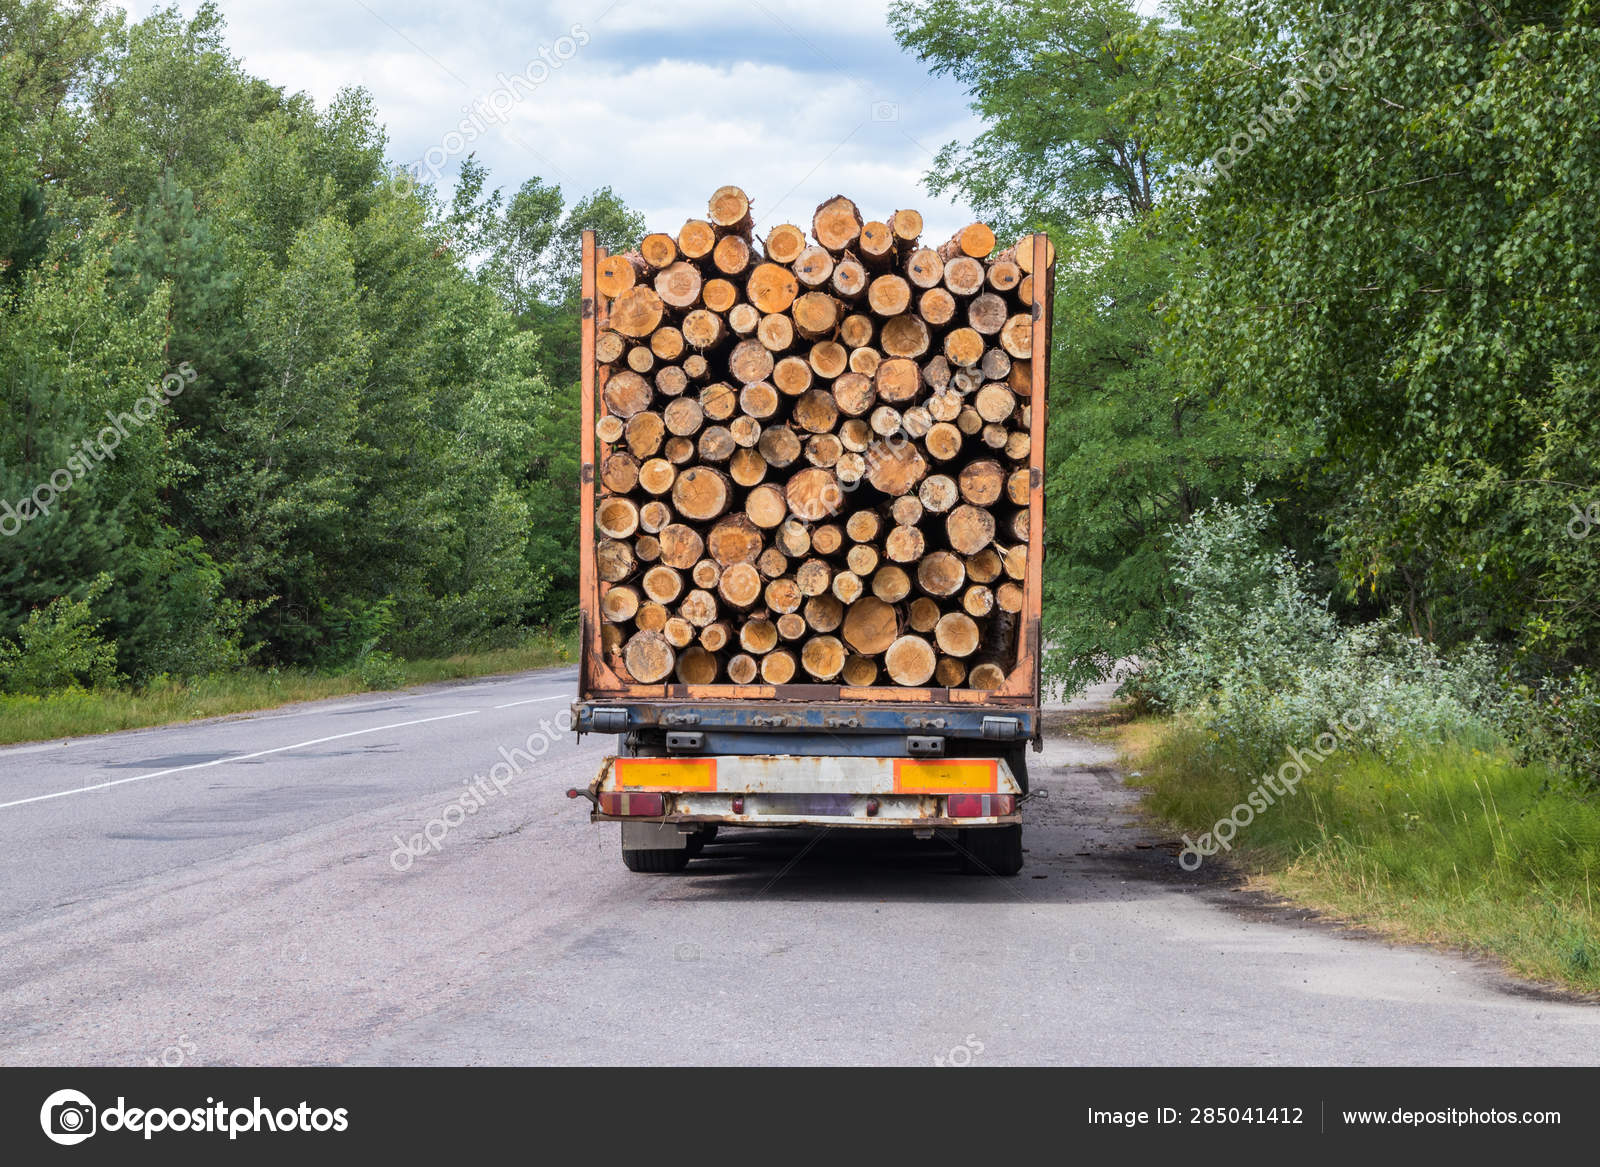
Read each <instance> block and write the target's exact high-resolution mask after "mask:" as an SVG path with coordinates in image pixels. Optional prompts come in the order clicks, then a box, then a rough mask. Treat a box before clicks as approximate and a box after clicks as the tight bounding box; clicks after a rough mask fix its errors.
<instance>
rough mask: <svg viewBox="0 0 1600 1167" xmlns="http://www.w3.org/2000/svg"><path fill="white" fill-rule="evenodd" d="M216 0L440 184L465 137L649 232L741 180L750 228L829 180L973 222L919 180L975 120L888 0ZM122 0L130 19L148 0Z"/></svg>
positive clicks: (236, 33)
mask: <svg viewBox="0 0 1600 1167" xmlns="http://www.w3.org/2000/svg"><path fill="white" fill-rule="evenodd" d="M197 4H198V0H180V3H179V7H180V8H181V9H182V10H183V11H184V12H185V13H192V12H193V11H194V9H195V7H196V6H197ZM220 6H221V8H222V11H223V12H224V13H225V14H226V16H227V19H228V40H229V44H230V45H231V46H232V48H233V51H234V52H235V53H236V54H237V55H238V56H240V57H241V58H243V60H244V62H245V65H246V67H247V68H249V69H250V71H251V72H253V73H255V74H257V75H258V76H262V77H265V78H266V79H268V80H270V81H271V82H273V83H274V84H277V85H282V86H285V87H287V88H289V89H290V90H303V91H305V92H307V93H309V94H311V95H312V96H313V97H314V98H315V99H316V100H317V101H318V102H319V103H325V102H327V101H328V100H329V99H330V98H331V97H332V96H333V95H334V94H335V93H336V92H337V91H338V90H339V88H340V87H341V86H345V85H362V86H365V87H366V88H367V89H368V90H369V91H370V92H371V93H372V95H373V97H374V99H375V100H376V102H377V108H378V112H379V116H380V118H381V119H382V120H383V121H384V123H385V124H386V125H387V126H388V130H389V153H390V157H391V159H392V160H394V161H395V162H397V163H418V162H431V163H433V164H435V165H438V163H439V162H440V159H441V158H444V157H445V155H449V157H448V158H445V161H444V163H443V165H442V166H440V167H439V169H441V170H442V172H443V177H442V182H443V183H445V184H446V185H448V184H449V183H450V182H451V181H452V180H453V178H454V175H455V172H456V168H457V167H458V166H459V164H460V156H461V153H465V151H466V150H475V151H476V152H477V154H478V156H479V157H480V158H481V159H482V160H483V161H484V162H485V163H486V164H487V165H488V166H489V168H490V171H491V181H492V182H493V183H495V184H496V185H500V186H503V187H505V188H507V189H508V190H513V189H515V188H516V187H517V186H519V185H520V184H521V183H522V182H523V181H524V180H526V179H528V178H531V177H533V176H535V175H537V176H539V177H541V178H543V179H545V180H546V181H554V182H557V183H559V184H560V186H561V188H562V190H563V192H564V193H565V194H566V195H567V196H568V198H569V199H571V198H576V197H577V196H578V195H580V194H582V193H586V192H588V191H590V190H593V189H595V188H596V187H599V186H603V185H606V184H610V185H611V187H612V188H613V189H614V190H616V191H617V193H618V194H619V195H621V196H622V198H623V199H624V200H625V201H627V202H628V204H629V205H631V206H633V207H635V208H636V209H638V210H640V211H642V212H643V213H644V214H645V216H646V218H647V221H648V222H649V223H650V225H651V226H652V228H655V229H658V230H660V229H667V230H676V228H677V227H678V226H679V225H681V224H682V222H683V221H684V220H685V219H687V218H690V217H703V216H704V215H705V210H706V196H707V195H709V194H710V193H711V191H712V189H714V188H715V187H717V186H719V185H721V184H722V183H724V182H734V183H737V184H739V185H740V186H743V187H744V188H745V189H746V190H747V191H748V192H749V193H750V195H751V198H752V201H753V202H754V204H755V212H756V214H757V216H758V219H759V223H758V230H763V232H764V228H765V227H766V226H770V225H771V224H773V223H778V222H784V221H790V222H796V223H801V224H805V225H807V226H809V223H810V216H811V212H812V210H813V209H814V208H815V207H816V205H817V204H818V203H820V202H822V201H823V200H824V199H826V198H827V197H829V196H830V195H834V194H838V193H841V192H843V193H845V194H848V195H850V196H851V197H853V198H854V199H855V200H856V201H857V202H858V203H859V204H860V205H861V208H862V210H863V211H864V212H865V213H866V214H868V215H869V216H871V217H883V216H885V215H887V214H888V213H889V212H891V211H893V210H895V209H897V208H900V207H905V206H913V207H917V208H918V209H920V210H921V211H922V212H923V214H924V216H925V218H926V220H927V223H928V234H929V235H930V236H931V237H937V238H943V237H947V236H948V235H949V234H950V233H952V232H953V231H954V230H955V229H956V228H957V227H958V226H960V225H962V224H963V223H965V222H968V221H970V219H971V215H970V213H969V212H968V211H967V210H966V209H965V208H963V207H961V206H960V205H959V204H956V203H952V202H949V201H946V200H936V199H934V198H932V197H931V196H930V195H929V194H928V193H927V191H926V190H925V189H924V188H923V186H922V177H923V175H924V174H925V173H926V171H927V170H928V168H929V166H930V165H931V164H932V161H933V154H934V152H935V151H937V150H938V149H939V147H940V146H941V145H943V144H944V143H946V142H948V141H950V140H951V139H955V138H960V139H968V138H970V137H972V136H973V135H974V134H975V133H976V132H977V130H978V126H977V123H976V122H975V120H974V119H973V118H972V116H971V115H970V114H969V113H968V112H967V109H966V102H965V98H964V96H963V94H962V93H961V91H960V89H959V88H958V87H957V86H955V85H954V84H952V83H951V82H950V81H948V80H947V79H943V78H932V77H930V76H929V75H928V73H927V71H926V70H925V69H924V68H923V67H922V66H921V65H920V64H919V63H918V62H917V61H916V60H915V59H914V58H911V57H909V56H907V55H906V54H904V53H902V52H901V51H900V50H899V48H898V47H897V46H896V45H895V42H894V39H893V38H892V37H891V36H890V35H889V32H888V30H887V28H886V26H885V23H884V12H885V9H886V8H887V7H888V4H887V0H810V2H806V0H670V2H662V0H654V2H652V0H575V2H572V3H561V2H559V0H558V2H556V3H542V2H538V0H520V2H514V0H454V2H453V3H452V2H442V0H433V2H431V3H425V2H422V0H221V5H220ZM126 7H127V8H128V10H129V12H130V14H131V15H132V16H134V17H142V16H144V15H147V14H148V13H149V12H150V11H152V10H153V9H154V8H156V7H158V5H157V4H154V3H148V2H144V0H136V2H134V3H130V4H127V5H126ZM562 38H570V39H568V40H563V39H562ZM584 39H586V40H587V43H585V44H581V45H580V44H578V42H579V41H580V40H584ZM541 50H543V53H542V55H541ZM564 56H565V57H566V58H567V59H565V60H562V59H561V58H562V57H564ZM552 62H553V63H554V67H552V66H551V63H552ZM513 74H521V75H522V76H523V77H524V78H526V77H529V76H531V77H532V78H534V80H536V81H538V82H539V83H538V84H537V86H536V87H532V86H529V84H528V83H527V82H526V81H524V82H522V83H521V84H520V85H518V86H516V96H515V98H513V97H512V96H511V93H510V91H509V90H508V89H507V86H506V82H505V81H502V80H501V78H502V75H503V76H505V77H506V78H509V77H511V75H513ZM497 91H500V92H499V93H498V94H497ZM491 110H492V111H493V112H492V113H491V112H488V111H491ZM463 121H467V122H468V123H469V126H470V130H469V131H468V132H471V133H473V134H475V135H476V140H475V141H473V142H472V143H471V144H470V145H465V144H464V143H463V141H461V138H464V137H465V136H466V134H465V133H464V132H463V130H462V129H461V126H460V123H461V122H463ZM452 131H455V134H452V133H451V132H452ZM464 145H465V149H463V148H462V147H463V146H464ZM452 150H455V151H458V152H457V153H454V154H452V153H451V151H452Z"/></svg>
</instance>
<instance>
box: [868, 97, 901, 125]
mask: <svg viewBox="0 0 1600 1167" xmlns="http://www.w3.org/2000/svg"><path fill="white" fill-rule="evenodd" d="M872 120H873V121H875V122H897V121H899V120H900V106H899V105H898V104H897V103H896V102H893V101H875V102H873V103H872Z"/></svg>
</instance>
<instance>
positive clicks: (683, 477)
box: [594, 186, 1053, 690]
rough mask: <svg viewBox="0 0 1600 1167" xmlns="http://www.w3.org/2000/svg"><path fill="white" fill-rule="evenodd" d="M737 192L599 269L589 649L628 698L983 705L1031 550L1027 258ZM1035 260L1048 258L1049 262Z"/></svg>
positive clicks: (1005, 657) (1010, 642)
mask: <svg viewBox="0 0 1600 1167" xmlns="http://www.w3.org/2000/svg"><path fill="white" fill-rule="evenodd" d="M921 235H922V216H921V215H920V214H918V213H917V212H916V211H909V210H903V211H896V212H894V213H893V214H892V215H890V216H889V217H888V218H886V219H884V220H881V221H880V220H872V221H868V220H866V219H864V218H863V216H862V215H861V212H860V211H859V210H858V209H857V207H856V205H855V203H853V202H852V201H851V200H850V199H848V198H846V197H844V196H843V195H839V196H835V197H834V198H831V199H829V200H828V201H827V202H825V203H823V204H822V205H821V206H820V207H818V208H817V210H816V213H815V214H814V215H813V217H812V221H811V233H810V236H809V238H808V236H807V234H806V232H805V231H804V230H802V229H801V228H800V227H798V226H794V225H791V224H781V225H779V226H776V227H773V228H772V229H771V230H769V231H767V232H766V235H765V238H764V239H760V240H758V239H757V238H756V237H755V236H754V233H753V229H752V219H751V214H750V202H749V199H748V198H747V197H746V196H745V194H744V192H743V191H741V190H740V189H739V188H738V187H733V186H725V187H723V188H721V189H720V190H718V191H717V192H716V193H715V194H713V195H712V196H711V199H710V201H709V203H708V207H707V216H706V218H705V219H703V220H692V221H690V222H688V223H685V224H684V226H683V228H682V229H681V230H680V231H678V232H677V234H676V235H668V234H664V233H661V234H651V235H647V236H645V238H644V239H643V240H641V242H640V244H639V247H638V249H637V250H635V251H631V252H628V253H627V254H624V255H612V256H606V257H604V258H603V259H601V260H600V262H598V263H597V264H596V269H595V288H596V292H597V300H598V312H597V317H598V321H599V330H598V332H597V335H596V341H595V361H596V365H597V368H598V381H599V394H598V395H599V399H600V408H599V416H598V418H597V419H596V420H595V431H596V436H597V438H598V439H599V447H598V448H599V455H598V458H597V478H598V495H597V504H596V513H595V520H594V527H595V538H596V540H597V544H596V547H595V564H596V571H597V573H598V576H599V580H600V587H601V593H602V595H601V604H600V611H601V617H602V620H603V625H602V628H601V641H602V649H603V651H604V654H605V657H606V659H607V662H608V664H609V665H610V667H611V668H612V669H613V670H614V671H615V672H616V673H617V674H618V676H619V677H621V678H623V680H624V681H630V682H636V683H641V684H657V683H671V682H673V681H676V682H679V683H683V684H690V685H709V684H735V685H749V684H767V685H783V684H829V685H847V686H852V687H866V686H874V685H880V686H881V685H900V686H909V687H928V686H939V687H945V688H969V689H980V690H992V689H995V688H998V687H999V686H1000V685H1001V684H1002V682H1003V681H1004V680H1005V677H1006V675H1007V673H1008V672H1009V671H1010V669H1011V668H1012V666H1013V664H1014V663H1015V661H1016V657H1017V640H1018V631H1019V626H1020V624H1021V622H1022V610H1023V606H1024V590H1023V589H1024V580H1025V577H1026V575H1027V567H1028V557H1029V555H1030V554H1034V553H1036V552H1033V551H1030V548H1029V542H1030V523H1031V521H1032V516H1031V515H1030V512H1029V505H1030V499H1031V490H1030V474H1029V469H1028V468H1029V464H1030V457H1031V455H1032V453H1033V437H1032V430H1033V426H1032V403H1031V401H1030V397H1031V393H1032V370H1031V360H1032V357H1033V343H1034V338H1033V322H1032V315H1031V311H1030V307H1029V306H1030V304H1031V297H1032V295H1033V288H1032V284H1033V279H1034V276H1035V275H1036V274H1038V275H1040V277H1041V278H1043V273H1036V272H1035V271H1034V266H1035V265H1034V259H1035V253H1034V243H1033V237H1031V236H1029V237H1027V238H1024V239H1023V240H1021V241H1020V242H1019V243H1018V244H1017V245H1016V246H1015V247H1011V248H1005V249H1000V248H998V247H997V246H996V242H995V237H994V233H993V232H992V231H990V230H989V229H988V228H987V227H985V226H984V225H983V224H981V223H974V224H972V225H970V226H968V227H965V228H963V229H962V230H960V231H959V232H957V233H956V235H955V236H954V237H953V238H952V239H950V240H949V241H948V242H945V243H943V244H942V245H938V246H929V245H926V244H925V243H924V242H923V241H922V239H921ZM1052 254H1053V253H1052Z"/></svg>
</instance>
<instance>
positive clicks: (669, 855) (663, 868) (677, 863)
mask: <svg viewBox="0 0 1600 1167" xmlns="http://www.w3.org/2000/svg"><path fill="white" fill-rule="evenodd" d="M689 859H690V855H689V848H687V847H675V848H673V849H671V850H668V849H666V848H662V849H661V850H659V851H655V850H652V851H630V850H628V849H627V848H626V847H624V848H623V849H622V863H623V866H625V867H626V868H627V869H628V870H629V871H638V872H642V873H644V874H646V875H670V874H672V873H674V872H678V871H682V870H683V869H684V868H685V867H687V866H689Z"/></svg>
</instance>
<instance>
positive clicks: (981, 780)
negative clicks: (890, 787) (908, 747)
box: [894, 758, 1000, 794]
mask: <svg viewBox="0 0 1600 1167" xmlns="http://www.w3.org/2000/svg"><path fill="white" fill-rule="evenodd" d="M999 787H1000V764H999V763H998V762H996V761H995V760H994V759H993V758H951V759H950V760H949V761H945V762H917V761H913V760H912V759H910V758H896V759H895V760H894V788H895V792H896V793H897V794H965V793H968V792H973V791H977V792H983V791H993V790H997V789H999Z"/></svg>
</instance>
